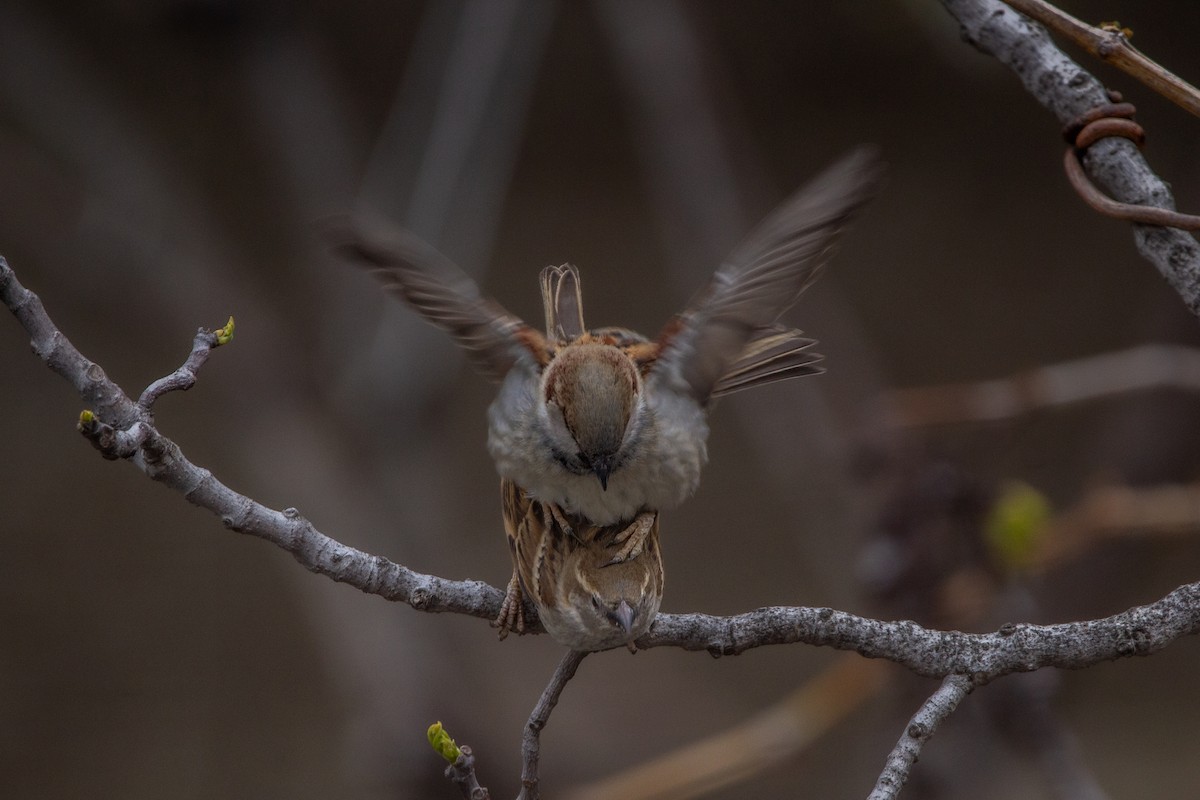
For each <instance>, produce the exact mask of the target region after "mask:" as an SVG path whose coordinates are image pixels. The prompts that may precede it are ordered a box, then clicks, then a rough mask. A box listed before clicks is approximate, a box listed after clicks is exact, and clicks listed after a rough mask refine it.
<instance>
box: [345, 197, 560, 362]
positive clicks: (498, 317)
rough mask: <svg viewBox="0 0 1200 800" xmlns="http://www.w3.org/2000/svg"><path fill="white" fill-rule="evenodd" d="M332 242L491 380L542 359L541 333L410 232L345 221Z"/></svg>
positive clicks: (542, 343)
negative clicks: (527, 359) (526, 357)
mask: <svg viewBox="0 0 1200 800" xmlns="http://www.w3.org/2000/svg"><path fill="white" fill-rule="evenodd" d="M330 238H331V239H332V241H333V246H334V249H335V250H336V251H337V252H338V253H340V254H341V255H343V256H345V257H347V258H348V259H350V260H352V261H354V262H356V263H358V264H359V265H360V266H362V267H364V268H365V269H366V271H367V272H368V273H369V274H370V275H371V276H372V277H374V278H375V279H376V280H378V281H379V282H380V284H382V286H383V288H384V290H385V291H386V292H388V293H389V294H392V295H394V296H396V297H398V298H400V299H401V300H403V301H404V302H405V303H406V304H408V305H409V306H410V307H411V308H413V309H414V310H415V311H416V312H417V313H419V314H420V315H421V316H422V317H424V318H425V320H426V321H427V322H430V323H432V324H433V325H436V326H437V327H439V328H441V329H442V330H444V331H446V332H448V333H449V334H450V335H451V336H453V337H454V340H455V341H456V342H458V344H459V345H461V346H462V348H463V349H464V350H466V351H467V355H468V356H469V357H470V358H471V360H472V362H473V363H474V364H475V366H476V367H477V368H478V369H479V371H480V372H482V373H483V374H484V375H486V376H487V377H489V378H490V379H492V380H494V381H500V380H502V379H503V378H504V376H505V374H507V373H508V370H509V369H510V368H511V367H512V365H513V364H514V363H516V361H517V359H518V358H520V357H522V355H523V354H525V353H528V352H530V351H532V352H533V353H534V355H535V357H541V355H540V353H539V350H542V351H544V349H545V342H544V339H543V338H542V336H541V334H539V333H538V332H537V331H535V330H533V329H532V328H531V327H530V326H528V325H526V324H525V323H524V322H522V321H521V320H520V319H519V318H518V317H516V316H514V315H512V314H510V313H509V312H508V311H506V310H504V308H502V307H501V306H500V305H499V304H497V303H495V302H494V301H491V300H488V299H486V298H484V297H483V296H482V295H481V294H480V292H479V287H478V286H477V285H476V284H475V282H474V281H473V280H471V278H470V277H469V276H468V275H467V274H466V273H465V272H463V271H462V270H461V269H459V268H458V266H457V265H455V264H454V262H452V261H451V260H450V259H448V258H446V256H444V255H442V253H440V252H439V251H438V250H437V249H436V248H434V247H433V246H432V245H430V244H428V243H427V242H425V241H423V240H422V239H420V238H419V237H417V236H416V235H414V234H412V233H410V232H409V231H406V230H403V229H400V228H396V227H391V226H384V225H383V224H382V223H379V222H372V223H370V224H368V223H365V222H363V221H362V220H355V219H351V218H349V217H345V218H339V219H336V220H334V221H333V223H332V224H331V226H330Z"/></svg>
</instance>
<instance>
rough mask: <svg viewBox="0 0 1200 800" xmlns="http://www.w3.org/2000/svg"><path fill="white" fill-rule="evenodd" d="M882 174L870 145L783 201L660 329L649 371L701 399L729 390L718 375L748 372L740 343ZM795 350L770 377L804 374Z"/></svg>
mask: <svg viewBox="0 0 1200 800" xmlns="http://www.w3.org/2000/svg"><path fill="white" fill-rule="evenodd" d="M882 173H883V164H882V162H881V161H880V159H879V156H878V154H877V152H876V151H875V149H874V148H870V147H863V148H859V149H857V150H854V151H852V152H851V153H850V154H849V155H847V156H845V157H843V158H842V159H841V160H840V161H838V162H837V163H835V164H834V165H833V166H832V167H830V168H828V169H827V170H825V172H823V173H822V174H821V175H819V176H818V177H817V178H815V179H814V180H813V181H812V182H811V183H809V184H808V185H807V186H805V187H804V188H803V189H801V190H800V191H799V192H797V193H796V194H794V195H793V196H792V197H791V198H789V199H788V200H787V201H785V202H784V203H783V205H781V206H780V207H779V208H778V209H777V210H776V211H775V212H773V213H772V214H771V216H769V217H768V218H767V219H766V220H765V221H764V222H763V223H762V224H761V225H759V227H758V228H757V229H755V230H754V231H753V232H752V233H751V234H750V235H749V236H748V237H747V238H746V240H745V241H744V242H742V244H741V245H739V246H738V248H737V249H736V250H734V251H733V253H732V254H731V255H730V256H729V258H728V259H727V260H726V261H725V263H724V264H722V265H721V267H720V268H719V269H718V270H717V272H716V274H714V275H713V277H712V280H711V281H710V282H709V284H708V286H706V287H705V288H704V289H703V290H702V291H701V292H700V294H699V295H697V297H696V298H695V299H694V300H693V301H692V303H691V304H690V305H689V307H688V308H687V310H686V311H684V312H683V314H681V315H680V316H679V317H677V318H676V319H675V320H673V321H672V322H671V323H669V324H668V326H667V327H666V329H664V331H663V334H662V335H661V336H660V338H659V343H660V353H659V356H658V360H657V363H656V364H655V366H654V367H653V370H652V374H657V375H658V379H659V380H665V381H668V382H670V383H672V384H674V385H676V386H677V387H679V388H683V389H686V390H688V391H690V392H691V393H692V395H693V396H694V397H695V398H696V399H697V400H698V401H699V402H701V403H706V402H707V401H708V400H709V398H711V397H712V396H713V395H714V393H717V392H718V388H717V387H718V386H721V387H723V388H722V389H721V391H720V393H728V392H729V391H732V390H733V389H731V388H729V385H730V382H729V381H726V380H724V378H725V376H726V374H727V373H729V372H731V371H741V372H743V373H746V372H748V371H749V372H753V370H754V367H755V366H756V365H755V364H754V363H753V360H752V359H748V358H747V356H746V355H744V351H745V350H747V345H748V343H750V342H752V341H754V340H755V339H756V337H758V336H760V335H762V334H761V333H760V332H761V331H762V330H763V329H765V328H769V327H770V326H771V325H773V323H774V322H775V320H776V319H778V318H779V316H780V315H781V314H782V313H783V312H784V311H785V310H787V309H788V308H789V307H790V306H791V305H792V304H793V303H795V302H796V300H797V299H798V298H799V296H800V293H801V292H803V291H804V289H805V288H807V287H808V285H809V284H811V283H812V282H813V280H814V279H815V278H816V277H817V275H818V274H819V272H820V270H821V268H822V267H823V266H824V265H825V263H826V262H827V261H828V260H829V257H830V256H831V255H832V253H833V249H834V245H835V243H836V240H837V236H838V234H839V233H840V232H841V231H842V229H843V228H844V227H845V226H846V225H847V224H848V223H849V222H850V221H851V219H853V217H854V216H855V214H856V213H857V212H858V211H859V210H860V209H861V208H862V207H863V206H864V205H865V204H866V203H867V201H868V200H870V199H871V198H872V197H873V196H874V195H875V194H876V192H877V191H878V189H879V187H880V185H881V183H882ZM801 349H802V348H801ZM766 352H769V351H766ZM795 352H797V351H795V350H794V351H793V357H792V360H791V361H790V362H789V361H788V359H786V358H785V359H784V360H783V361H782V362H777V366H780V367H782V371H781V372H778V373H776V375H777V377H776V378H774V379H776V380H782V379H783V378H786V377H792V376H794V375H797V374H804V373H803V371H802V370H801V368H802V367H803V365H804V363H805V362H802V361H797V360H795V355H794V353H795ZM777 357H782V356H777ZM789 363H790V364H791V366H790V367H789V366H788V365H789ZM807 363H809V364H811V363H812V362H811V361H809V362H807ZM738 365H741V366H740V367H739V366H738ZM789 370H790V371H789ZM763 377H765V375H758V377H757V378H753V377H752V378H749V379H748V381H742V382H739V381H737V380H736V379H735V380H734V381H733V384H734V388H744V387H745V386H750V385H754V384H755V383H762V382H766V381H764V380H762V378H763Z"/></svg>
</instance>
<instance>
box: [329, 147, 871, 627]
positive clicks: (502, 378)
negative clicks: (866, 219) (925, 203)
mask: <svg viewBox="0 0 1200 800" xmlns="http://www.w3.org/2000/svg"><path fill="white" fill-rule="evenodd" d="M881 175H882V164H881V162H880V161H879V159H878V156H877V155H876V154H875V152H874V150H873V149H869V148H860V149H858V150H855V151H853V152H851V153H850V154H849V155H848V156H846V157H844V158H843V159H842V160H841V161H839V162H837V163H836V164H834V165H833V166H832V167H830V168H829V169H827V170H826V171H825V172H824V173H822V174H821V175H820V176H819V177H817V178H816V179H815V180H813V181H812V182H811V183H810V184H809V185H808V186H807V187H805V188H804V189H802V190H800V191H799V192H798V193H796V194H795V195H793V196H792V197H791V198H790V199H788V200H787V201H786V202H785V203H784V204H783V205H782V206H781V207H780V208H779V209H777V210H776V211H775V212H774V213H772V214H771V216H770V217H768V218H767V219H766V221H764V222H763V223H762V224H761V225H760V226H759V227H758V228H757V229H756V230H755V231H754V232H753V233H751V234H750V236H749V237H748V238H747V239H746V240H745V241H744V242H743V243H742V244H741V245H740V246H739V247H738V248H737V249H736V250H735V251H734V252H733V253H732V255H731V256H730V257H729V258H728V259H727V260H726V261H725V263H724V264H722V265H721V267H720V268H718V269H717V271H716V273H715V275H714V276H713V277H712V279H711V280H710V281H709V283H708V285H707V286H706V287H705V288H704V289H703V290H702V291H701V292H700V293H699V294H698V295H697V296H696V297H695V298H694V299H693V301H692V302H691V304H690V305H689V306H688V308H687V309H686V310H684V311H683V312H682V313H680V314H678V315H676V316H675V317H674V318H673V319H672V320H671V321H670V322H668V323H667V325H666V327H665V328H664V329H663V331H662V332H661V333H660V334H659V336H658V338H657V339H655V340H650V339H647V338H646V337H644V336H641V335H640V334H637V333H633V332H632V331H628V330H625V329H622V328H592V329H589V328H588V327H587V326H586V325H585V324H584V320H583V305H582V292H581V286H580V278H579V271H578V270H577V269H576V268H575V267H573V266H571V265H563V266H560V267H547V268H546V269H544V270H543V271H542V273H541V288H542V299H543V305H544V308H545V316H546V332H545V333H544V334H543V333H541V332H539V331H537V330H535V329H534V328H532V327H530V326H529V325H526V324H525V323H524V322H522V321H521V320H520V319H518V318H517V317H515V316H513V315H511V314H509V313H508V312H507V311H505V310H504V309H503V308H501V307H500V306H498V305H497V304H495V303H494V302H492V301H490V300H486V299H484V298H483V297H482V295H481V294H480V292H479V288H478V287H477V286H476V285H475V283H474V282H473V281H472V280H471V279H470V278H469V277H467V275H466V274H465V273H463V272H462V271H461V270H459V269H458V268H457V267H456V266H455V265H454V264H452V263H451V262H450V261H448V260H447V259H446V258H445V257H444V256H442V255H441V254H440V253H438V252H437V251H436V250H435V249H433V248H432V247H430V246H429V245H427V244H426V243H424V242H422V241H420V240H419V239H417V238H415V237H414V236H412V235H411V234H408V233H406V232H403V231H397V230H391V231H387V232H382V231H380V230H378V229H372V230H366V229H364V228H362V227H354V226H352V227H351V228H350V230H347V231H345V232H343V233H342V234H341V237H340V238H341V239H342V241H341V243H340V245H341V246H340V250H341V251H342V252H344V253H346V254H348V255H350V256H352V257H354V258H356V259H358V260H361V261H363V262H365V263H366V265H367V266H368V267H369V271H370V272H371V273H372V274H373V275H375V277H377V278H378V279H379V280H380V281H381V282H382V283H383V285H384V288H385V289H386V290H387V291H389V292H391V293H393V294H395V295H397V296H399V297H400V298H401V299H402V300H404V301H405V302H406V303H408V304H409V305H410V306H412V307H413V308H414V309H415V310H416V311H417V312H419V313H420V314H421V315H422V316H424V317H425V319H426V320H427V321H429V322H431V323H433V324H434V325H436V326H438V327H440V328H442V329H444V330H446V331H447V332H449V333H450V334H451V335H452V336H453V337H454V338H455V339H456V340H457V341H458V343H459V344H460V345H461V346H462V347H464V348H465V349H466V351H467V352H468V354H469V355H470V356H471V357H472V360H473V361H474V362H475V364H476V366H477V367H478V368H479V369H480V370H481V371H482V372H483V373H484V374H486V375H487V376H489V377H490V378H492V379H494V380H496V381H498V382H500V383H501V386H500V391H499V394H498V396H497V398H496V400H495V401H494V402H493V403H492V405H491V408H490V409H489V411H488V422H489V434H488V449H489V451H490V452H491V454H492V457H493V459H494V460H495V462H496V468H497V470H498V471H499V472H500V475H501V478H502V492H503V508H504V523H505V529H506V531H507V533H508V537H509V545H510V548H511V550H512V556H513V567H514V569H513V578H512V580H511V581H510V582H509V587H508V595H507V598H506V601H505V604H504V610H503V611H502V612H501V614H500V617H499V618H498V619H497V621H496V625H497V627H499V628H500V629H501V637H502V638H503V636H504V635H505V634H506V633H507V631H508V630H509V629H510V628H515V629H516V630H518V632H520V631H521V630H522V629H523V627H524V612H523V606H522V597H526V598H528V599H530V600H531V601H532V602H533V603H534V605H535V606H536V607H537V610H538V615H539V618H540V619H541V620H542V624H543V625H544V626H545V628H546V630H547V631H548V632H549V633H550V634H551V636H553V637H554V638H555V640H557V641H559V642H560V643H562V644H565V645H566V646H568V647H571V648H573V649H578V650H599V649H605V648H608V647H613V646H616V645H619V644H621V643H627V644H629V645H630V647H631V649H632V642H633V641H634V640H635V639H636V638H637V637H638V636H640V635H641V634H643V633H645V631H646V630H647V629H648V628H649V626H650V623H651V622H652V621H653V617H654V615H655V614H656V613H657V611H658V607H659V602H660V600H661V596H662V575H663V570H662V562H661V553H660V551H659V546H658V512H659V511H660V510H661V509H667V508H672V507H674V506H676V505H678V504H679V503H680V502H682V501H683V500H684V499H685V498H686V497H688V496H689V495H690V494H691V493H692V492H693V491H695V489H696V487H697V485H698V484H699V481H700V469H701V467H702V466H703V465H704V463H705V461H706V459H707V453H706V449H705V441H706V439H707V437H708V425H707V422H706V420H705V417H706V411H707V408H708V405H709V403H710V402H711V400H713V399H714V398H716V397H719V396H721V395H724V394H728V393H730V392H734V391H738V390H740V389H744V388H747V387H750V386H757V385H760V384H765V383H770V382H773V381H778V380H784V379H787V378H793V377H798V376H800V375H811V374H814V373H818V372H820V371H821V369H820V367H819V366H817V364H816V362H817V361H819V359H820V356H818V355H816V354H814V353H811V352H810V351H809V350H808V348H809V347H810V346H811V345H812V344H813V340H811V339H807V338H805V337H804V336H802V335H801V333H800V331H797V330H792V329H789V328H786V327H783V326H780V325H777V324H776V319H777V318H778V317H779V316H780V315H781V314H782V313H783V312H784V310H786V309H787V308H788V307H789V306H791V305H792V304H793V303H794V302H795V301H796V299H797V298H798V296H799V295H800V293H801V292H802V291H803V290H804V289H805V288H806V287H807V286H808V285H809V284H810V283H811V282H812V281H813V279H814V278H815V277H816V275H817V273H818V272H819V271H820V269H821V267H822V266H823V265H824V264H825V262H826V261H827V259H828V258H829V256H830V255H831V252H832V249H833V244H834V241H835V239H836V237H837V234H838V233H839V232H840V230H841V229H842V228H843V226H844V225H846V224H847V223H848V222H849V220H850V219H851V217H852V216H853V215H854V214H855V213H856V212H857V211H858V210H859V209H860V208H861V207H862V206H863V205H864V204H865V203H866V202H867V201H868V200H869V199H870V198H871V197H872V196H873V195H874V194H875V192H876V190H877V189H878V186H879V185H880V182H881Z"/></svg>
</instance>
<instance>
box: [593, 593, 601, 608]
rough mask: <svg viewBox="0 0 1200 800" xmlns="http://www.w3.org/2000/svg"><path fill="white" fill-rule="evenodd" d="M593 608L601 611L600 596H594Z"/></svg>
mask: <svg viewBox="0 0 1200 800" xmlns="http://www.w3.org/2000/svg"><path fill="white" fill-rule="evenodd" d="M592 608H594V609H596V610H597V611H599V610H600V595H598V594H594V595H592Z"/></svg>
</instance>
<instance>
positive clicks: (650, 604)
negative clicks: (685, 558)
mask: <svg viewBox="0 0 1200 800" xmlns="http://www.w3.org/2000/svg"><path fill="white" fill-rule="evenodd" d="M611 555H612V553H611V550H610V549H609V548H605V547H596V546H594V545H588V546H584V547H580V548H578V549H577V550H576V551H575V552H574V553H573V554H572V557H569V558H568V564H567V569H565V570H564V575H563V577H562V580H563V585H562V586H561V587H560V592H561V594H560V596H561V597H563V598H564V599H565V601H566V602H565V604H564V605H565V607H564V605H560V606H559V608H558V609H557V613H547V612H546V611H545V610H542V611H541V615H542V622H543V624H545V625H546V627H547V630H549V631H550V633H551V635H553V636H554V638H555V639H556V640H558V641H562V642H564V643H567V644H568V645H569V646H570V647H572V648H574V649H576V650H606V649H608V648H610V647H617V646H619V645H625V646H626V647H628V648H629V649H630V651H631V652H633V651H635V650H636V648H635V647H634V644H633V642H634V640H636V639H637V638H638V637H639V636H641V635H642V634H644V633H645V632H646V631H647V630H649V629H650V624H651V623H652V622H653V621H654V617H655V615H656V614H657V613H658V607H659V604H660V603H661V602H662V561H661V559H660V556H659V552H658V545H657V541H655V542H653V543H652V544H651V545H650V546H648V547H647V549H646V551H645V552H643V553H641V554H640V555H638V556H637V558H633V559H630V560H628V561H625V562H621V563H617V564H612V563H610V561H611ZM560 616H561V617H562V619H561V620H560V619H559V617H560ZM556 623H562V624H561V625H559V624H556ZM559 627H561V628H563V630H556V628H559Z"/></svg>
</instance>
